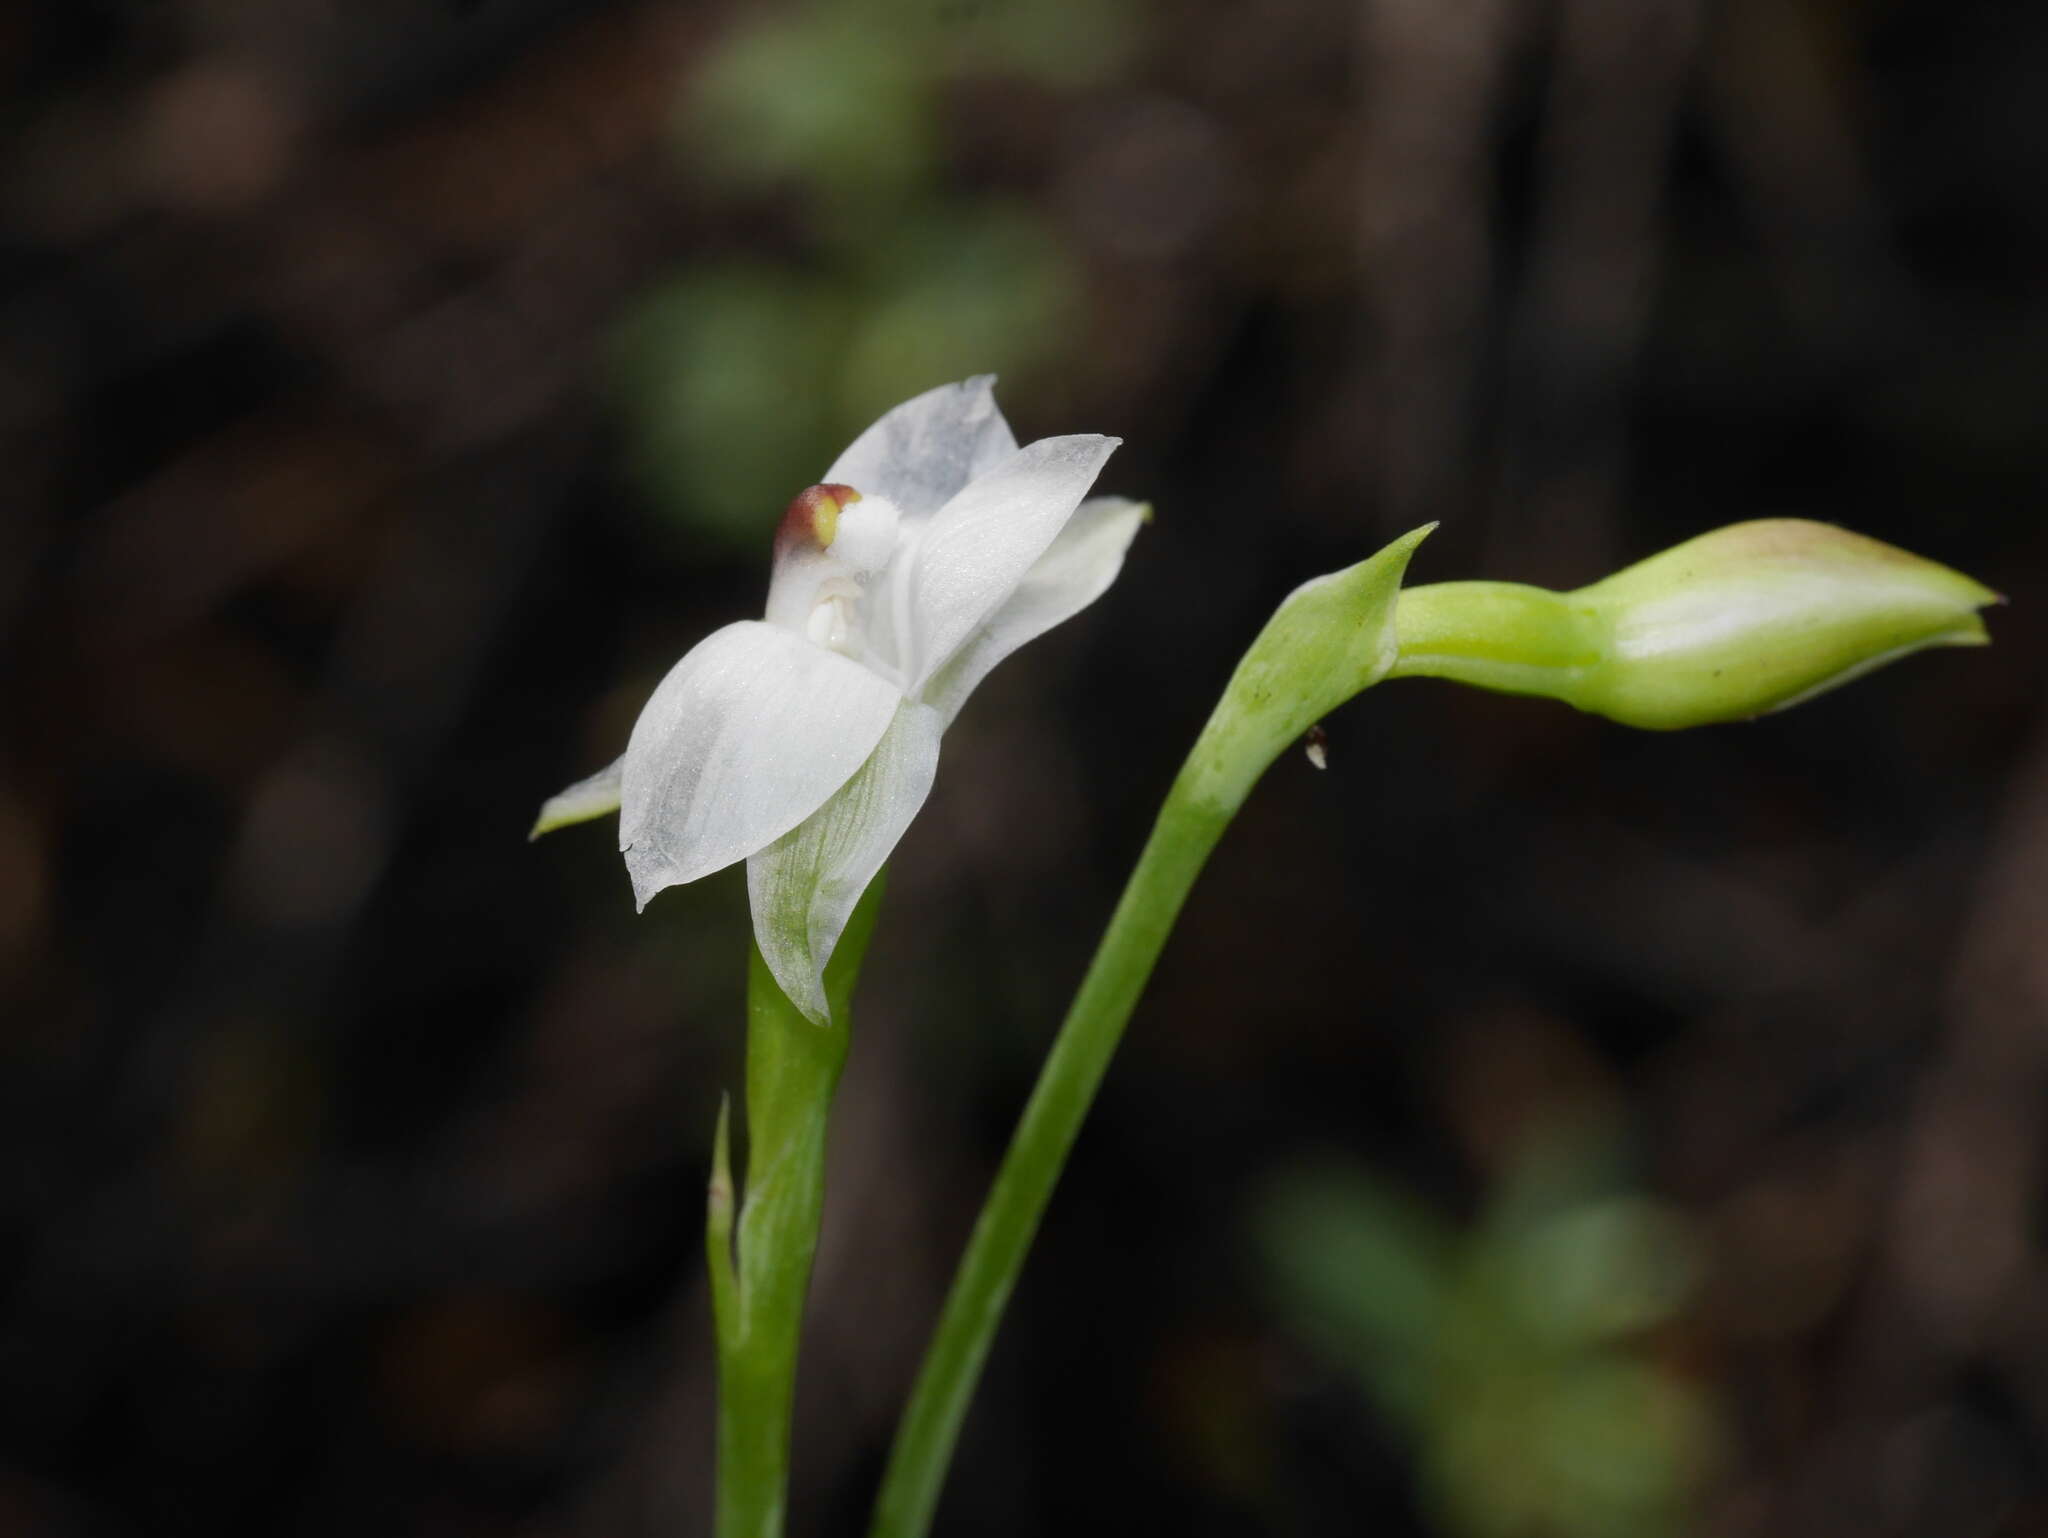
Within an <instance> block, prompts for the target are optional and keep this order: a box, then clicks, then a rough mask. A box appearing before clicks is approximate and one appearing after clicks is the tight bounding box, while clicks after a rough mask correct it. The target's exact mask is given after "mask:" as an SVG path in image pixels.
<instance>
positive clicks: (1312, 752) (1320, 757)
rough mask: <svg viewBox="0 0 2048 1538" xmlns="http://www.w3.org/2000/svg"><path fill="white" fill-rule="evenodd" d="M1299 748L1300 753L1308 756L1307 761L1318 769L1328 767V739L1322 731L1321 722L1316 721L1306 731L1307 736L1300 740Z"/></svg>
mask: <svg viewBox="0 0 2048 1538" xmlns="http://www.w3.org/2000/svg"><path fill="white" fill-rule="evenodd" d="M1301 746H1302V751H1304V752H1305V753H1307V754H1308V761H1309V762H1310V763H1312V764H1314V765H1315V766H1316V767H1317V768H1318V769H1327V768H1329V767H1330V739H1329V736H1328V734H1327V733H1325V732H1324V730H1323V723H1322V722H1320V721H1318V722H1316V724H1315V725H1314V726H1311V727H1310V728H1309V729H1308V735H1307V736H1306V737H1304V738H1303V739H1302V744H1301Z"/></svg>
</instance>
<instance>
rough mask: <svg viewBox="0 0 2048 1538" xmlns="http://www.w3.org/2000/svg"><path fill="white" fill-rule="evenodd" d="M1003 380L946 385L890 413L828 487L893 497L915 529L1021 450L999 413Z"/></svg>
mask: <svg viewBox="0 0 2048 1538" xmlns="http://www.w3.org/2000/svg"><path fill="white" fill-rule="evenodd" d="M995 382H996V379H995V375H993V374H980V375H977V376H976V377H974V378H973V379H965V380H962V381H961V382H960V383H959V384H949V385H940V386H939V387H938V389H936V390H927V391H925V393H924V394H922V395H920V396H918V397H917V398H916V399H914V400H907V401H905V402H904V403H903V404H902V405H900V406H897V407H896V408H894V409H893V410H891V411H889V412H887V413H886V414H885V415H884V416H883V417H882V419H881V420H880V421H878V422H876V423H875V425H874V426H873V427H870V428H869V429H868V430H867V431H866V432H864V433H862V434H861V435H860V436H859V437H858V438H856V439H854V440H853V446H852V447H851V448H849V449H848V450H847V451H846V452H845V453H844V454H841V455H840V456H839V457H838V458H837V459H836V460H834V461H833V462H832V468H831V469H830V470H827V471H826V472H825V477H824V478H825V480H826V482H828V483H829V482H834V481H837V482H839V483H841V484H843V485H847V486H851V487H853V488H854V490H856V491H862V492H867V493H870V494H872V495H878V496H884V497H887V498H888V499H889V500H890V501H892V502H894V503H895V504H896V505H897V506H898V507H899V508H901V509H902V510H903V514H904V517H905V518H906V519H908V520H909V521H911V522H913V523H915V522H918V521H920V520H922V519H925V518H928V517H930V516H931V515H932V514H933V513H935V512H937V511H938V510H939V509H940V508H941V507H943V506H945V504H946V503H947V502H948V501H950V500H951V499H952V498H953V496H954V494H955V493H957V492H958V491H959V490H960V488H961V487H962V486H965V485H966V484H967V483H968V482H969V481H971V480H973V479H974V477H975V476H977V475H980V474H981V473H982V472H983V471H985V470H987V469H989V468H990V467H991V466H994V465H998V464H1001V463H1002V462H1003V461H1004V460H1005V459H1008V458H1009V457H1010V456H1011V455H1012V454H1014V453H1016V452H1017V440H1016V438H1015V436H1013V435H1012V434H1011V432H1010V424H1009V423H1007V422H1005V421H1004V420H1003V414H1002V412H1000V411H998V410H997V409H996V399H995V395H994V393H993V390H994V386H995Z"/></svg>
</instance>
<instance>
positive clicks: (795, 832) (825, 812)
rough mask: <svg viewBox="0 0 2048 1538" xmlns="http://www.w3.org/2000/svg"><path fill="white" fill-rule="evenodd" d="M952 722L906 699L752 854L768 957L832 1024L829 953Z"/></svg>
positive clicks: (923, 790) (918, 799)
mask: <svg viewBox="0 0 2048 1538" xmlns="http://www.w3.org/2000/svg"><path fill="white" fill-rule="evenodd" d="M944 729H945V722H944V721H943V720H942V719H941V718H940V716H939V713H938V712H937V711H936V710H933V709H931V708H930V707H929V706H926V705H913V704H908V703H906V704H905V705H903V706H902V708H901V709H899V710H898V711H897V712H896V718H895V720H894V721H893V722H891V723H890V726H889V729H888V730H887V731H886V732H884V733H883V734H882V740H881V741H880V742H879V743H877V744H876V745H875V751H874V752H873V753H871V754H870V755H869V756H868V761H867V762H866V763H864V764H862V765H861V766H860V770H859V772H858V773H857V774H855V775H854V776H853V778H852V779H850V780H848V781H847V782H846V783H845V784H844V785H842V786H840V787H839V789H838V791H837V792H836V793H835V794H833V795H832V796H831V797H830V798H829V799H828V800H827V801H826V802H825V804H824V805H823V806H821V807H819V808H818V809H817V811H815V812H813V813H812V814H811V815H810V816H809V817H807V818H805V819H804V820H803V821H802V822H801V823H799V824H798V825H797V826H796V827H795V828H792V829H791V830H790V831H789V832H788V833H785V834H784V835H783V836H782V837H781V838H778V839H777V840H775V842H774V843H772V844H770V845H768V846H767V847H766V848H765V849H760V850H756V851H755V852H754V854H753V855H752V856H751V857H750V858H749V859H748V860H747V896H748V899H749V902H750V905H751V907H752V908H753V911H754V939H755V943H756V944H758V945H759V946H760V947H761V959H762V960H764V961H766V962H767V963H768V970H769V971H770V972H772V973H774V974H775V980H776V982H778V983H780V984H781V985H782V991H783V992H784V993H786V994H788V995H789V998H790V1002H791V1003H793V1004H795V1005H796V1006H797V1008H799V1009H801V1010H802V1011H803V1012H804V1013H805V1014H806V1015H808V1016H809V1017H810V1018H811V1019H812V1020H814V1021H816V1022H817V1023H818V1024H820V1025H827V1024H830V1012H829V1007H828V1006H827V1004H826V1001H825V963H826V962H828V961H830V960H831V959H832V951H833V948H834V947H835V946H837V945H838V944H839V937H840V935H841V934H843V933H844V932H845V930H846V923H847V920H848V919H849V918H851V917H852V915H853V910H854V907H855V905H856V904H858V903H859V902H860V897H861V893H863V892H865V891H866V890H867V888H868V883H869V882H870V881H872V880H874V879H875V872H877V871H878V870H880V869H881V868H882V862H883V861H885V860H886V859H888V858H889V852H890V851H891V850H892V849H894V848H895V847H896V841H897V840H898V839H900V838H902V837H903V830H904V829H905V828H907V827H909V826H910V820H911V818H913V817H915V816H916V815H917V811H918V808H919V807H921V806H923V805H924V799H925V797H926V795H928V794H929V793H930V791H931V788H932V776H933V774H934V772H935V771H936V770H937V769H938V765H939V734H940V732H942V731H943V730H944Z"/></svg>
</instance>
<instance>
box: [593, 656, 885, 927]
mask: <svg viewBox="0 0 2048 1538" xmlns="http://www.w3.org/2000/svg"><path fill="white" fill-rule="evenodd" d="M900 698H901V696H900V695H899V694H898V693H897V691H896V689H895V688H894V686H892V685H891V684H890V683H889V682H888V681H887V680H886V679H884V678H882V677H881V676H880V675H878V674H876V673H873V672H870V671H869V670H868V669H867V668H864V667H862V666H861V665H860V664H859V663H857V662H854V661H852V660H851V659H849V658H846V657H842V656H840V655H839V654H838V653H836V652H831V651H827V650H826V649H825V648H824V647H822V646H814V645H812V644H811V643H810V642H809V641H807V640H805V639H804V638H803V637H802V636H800V635H793V634H791V633H790V632H789V631H787V630H783V629H780V628H778V627H777V626H774V625H770V624H767V623H766V622H765V621H761V620H743V621H741V622H740V623H738V624H735V625H727V626H726V627H725V628H724V629H723V630H717V631H714V632H712V634H710V635H709V636H706V637H705V638H704V639H703V640H702V641H700V642H698V643H697V645H696V646H694V647H692V648H691V649H690V651H689V652H688V653H687V654H686V655H685V656H684V658H683V660H682V661H680V662H678V663H677V664H676V665H675V666H674V667H673V668H671V669H670V670H669V674H668V676H667V677H666V678H664V679H663V680H662V681H661V683H660V685H659V686H658V687H657V688H656V689H655V691H654V694H653V697H652V698H650V699H649V700H648V702H647V705H646V708H645V709H643V710H642V711H641V712H640V719H639V721H638V722H636V723H635V724H634V727H633V736H632V738H631V740H630V741H629V742H628V743H627V745H626V757H625V767H624V770H623V773H622V779H621V785H620V790H621V805H620V815H619V848H620V850H621V851H622V852H623V853H624V854H625V856H626V869H627V871H628V873H629V874H630V875H631V876H632V878H633V895H634V897H635V899H636V900H637V901H638V903H639V906H641V907H642V908H644V907H646V906H647V900H648V899H649V898H650V897H652V896H653V895H654V894H655V893H656V892H659V891H660V890H661V889H662V888H664V887H669V886H676V885H679V884H681V883H682V882H685V881H695V880H696V879H697V878H698V877H700V876H708V875H710V874H711V873H712V872H713V871H715V870H720V869H722V868H724V867H725V866H727V865H730V864H732V862H733V861H735V860H740V859H744V858H745V857H746V856H748V855H750V854H752V853H753V852H754V851H755V850H757V849H760V848H762V847H764V846H765V845H767V844H770V843H773V842H774V841H775V840H776V839H778V838H780V837H781V836H782V835H783V834H785V833H787V832H788V831H789V830H790V829H791V828H793V827H795V826H796V825H797V824H798V823H800V822H802V821H803V820H804V819H805V818H806V817H808V816H810V815H811V813H813V812H815V811H816V810H817V809H818V808H819V807H820V806H821V805H823V804H824V802H825V799H826V797H828V796H830V795H831V794H832V792H833V791H835V790H837V789H839V787H840V786H842V785H844V784H845V783H846V781H847V780H848V779H849V778H850V777H851V776H852V774H853V773H854V771H855V770H857V769H858V768H860V766H861V765H862V764H863V763H864V762H866V760H867V757H868V755H869V754H870V753H871V752H873V751H874V747H875V744H876V743H877V742H879V741H880V740H881V737H882V733H883V732H885V731H887V730H888V728H889V722H890V721H891V719H892V718H894V716H895V714H896V706H897V703H898V701H899V699H900Z"/></svg>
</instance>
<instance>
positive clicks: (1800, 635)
mask: <svg viewBox="0 0 2048 1538" xmlns="http://www.w3.org/2000/svg"><path fill="white" fill-rule="evenodd" d="M1998 601H1999V599H1998V595H1997V594H1996V593H1994V592H1992V591H1991V590H1990V589H1989V588H1986V587H1984V586H1983V585H1982V584H1980V583H1977V582H1973V581H1971V580H1970V579H1969V578H1968V577H1965V576H1963V575H1962V574H1961V573H1960V572H1955V571H1951V570H1950V569H1949V568H1947V567H1946V566H1941V565H1937V564H1936V563H1935V562H1933V561H1928V560H1923V559H1922V558H1921V557H1919V556H1917V555H1913V554H1910V553H1909V552H1907V551H1904V550H1899V549H1896V548H1894V547H1893V546H1891V545H1886V544H1881V543H1880V542H1878V541H1877V540H1874V539H1867V538H1865V537H1864V536H1863V535H1860V534H1852V533H1850V532H1849V531H1848V530H1846V529H1838V528H1835V527H1833V526H1832V525H1829V524H1823V523H1810V522H1807V521H1805V520H1803V519H1796V518H1774V519H1764V520H1760V521H1758V522H1754V523H1738V524H1733V525H1731V526H1729V527H1728V528H1724V529H1716V530H1714V531H1713V532H1712V533H1709V534H1703V535H1701V536H1700V537H1699V538H1697V539H1694V540H1689V541H1687V542H1686V543H1685V544H1682V545H1679V546H1677V547H1676V548H1674V549H1671V550H1667V551H1665V552H1663V553H1662V554H1661V555H1654V556H1651V557H1650V558H1649V559H1648V560H1646V561H1640V562H1638V563H1637V564H1636V565H1634V566H1631V567H1629V568H1627V569H1626V570H1624V571H1620V572H1617V573H1615V574H1614V575H1613V576H1611V577H1608V578H1606V579H1605V580H1603V581H1600V582H1596V583H1594V584H1593V585H1592V586H1591V587H1584V588H1580V589H1579V590H1577V591H1576V592H1571V593H1552V592H1548V591H1546V590H1544V589H1542V588H1533V587H1522V586H1518V585H1515V584H1511V583H1492V582H1451V583H1442V584H1438V585H1436V586H1432V587H1419V588H1411V589H1409V590H1407V591H1406V592H1404V593H1403V594H1402V595H1401V607H1400V612H1399V616H1398V621H1397V624H1398V629H1399V633H1400V641H1401V659H1400V661H1399V662H1398V663H1396V665H1395V667H1394V675H1395V676H1400V675H1402V674H1415V675H1426V676H1432V677H1440V678H1452V679H1456V680H1458V681H1460V682H1463V683H1471V684H1477V685H1479V686H1480V687H1482V688H1489V689H1499V690H1503V691H1506V692H1508V693H1514V694H1541V695H1547V696H1549V697H1551V698H1554V699H1560V700H1563V701H1565V702H1566V703H1567V704H1570V705H1574V706H1576V707H1577V708H1579V709H1580V710H1588V711H1592V712H1594V713H1596V714H1598V715H1603V716H1607V717H1609V718H1610V719H1612V720H1615V721H1619V722H1621V723H1622V724H1623V725H1625V726H1637V727H1644V728H1647V729H1650V730H1670V729H1674V728H1678V727H1686V726H1704V725H1707V724H1708V723H1710V722H1716V721H1735V720H1742V719H1745V718H1747V717H1750V716H1759V715H1763V714H1765V713H1767V712H1769V711H1773V710H1782V709H1784V708H1785V707H1786V706H1788V705H1796V704H1798V703H1799V702H1800V701H1802V700H1807V699H1811V698H1812V697H1813V696H1814V695H1816V694H1820V693H1822V692H1823V691H1825V690H1828V689H1832V688H1834V687H1835V686H1836V685H1837V684H1842V683H1847V682H1848V681H1849V680H1850V679H1852V678H1855V677H1858V676H1859V675H1861V674H1863V673H1867V672H1869V671H1870V670H1871V669H1873V668H1876V667H1879V666H1882V665H1883V664H1884V663H1887V662H1890V661H1892V660H1893V659H1894V658H1897V657H1903V656H1905V655H1906V654H1907V653H1909V652H1915V651H1919V650H1921V649H1922V648H1923V647H1929V646H1981V645H1983V644H1985V643H1986V641H1987V640H1988V639H1989V637H1988V636H1987V635H1986V634H1985V631H1984V625H1983V621H1982V620H1981V619H1979V618H1978V615H1977V611H1978V610H1979V609H1980V608H1982V607H1983V606H1984V605H1986V604H1991V603H1996V602H1998Z"/></svg>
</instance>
